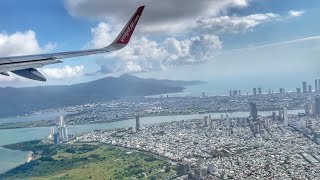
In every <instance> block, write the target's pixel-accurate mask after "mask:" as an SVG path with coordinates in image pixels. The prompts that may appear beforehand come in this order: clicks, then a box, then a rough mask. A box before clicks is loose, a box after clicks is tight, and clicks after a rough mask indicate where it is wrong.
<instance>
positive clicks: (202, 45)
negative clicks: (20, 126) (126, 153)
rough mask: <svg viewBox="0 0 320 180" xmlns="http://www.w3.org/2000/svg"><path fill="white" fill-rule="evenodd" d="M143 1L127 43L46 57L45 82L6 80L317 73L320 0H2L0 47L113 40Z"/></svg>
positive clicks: (5, 52)
mask: <svg viewBox="0 0 320 180" xmlns="http://www.w3.org/2000/svg"><path fill="white" fill-rule="evenodd" d="M140 5H146V8H145V11H144V13H143V15H142V17H141V20H140V22H139V24H138V27H137V29H136V32H135V33H134V36H133V38H132V39H131V42H130V44H129V45H128V46H127V47H125V48H124V49H122V50H120V51H117V52H113V53H110V54H103V55H94V56H88V57H81V58H72V59H65V60H64V61H63V63H61V64H56V65H49V66H45V67H43V68H41V69H40V72H41V73H42V74H43V75H45V76H46V77H47V78H48V81H47V82H36V81H32V80H28V79H25V78H21V77H19V76H16V75H13V74H10V75H11V76H10V77H5V76H1V77H0V87H7V86H13V87H25V86H44V85H58V84H59V85H60V84H75V83H82V82H87V81H91V80H95V79H99V78H103V77H107V76H119V75H121V74H124V73H130V74H133V75H137V76H140V77H154V78H162V79H163V78H166V79H181V80H204V81H208V82H213V83H215V84H217V85H220V84H223V83H229V84H231V85H229V86H230V88H232V87H233V86H241V84H242V85H247V86H281V85H282V84H285V83H287V86H289V87H290V88H291V87H292V88H293V87H295V86H298V85H299V84H300V81H303V80H308V81H310V82H311V80H312V79H314V78H318V77H320V69H319V67H320V23H319V22H318V21H319V19H318V17H319V16H320V1H318V0H309V1H308V3H306V2H303V1H301V0H281V1H279V0H197V1H195V0H55V1H52V0H28V1H26V2H21V0H1V1H0V57H6V56H14V55H27V54H38V53H51V52H62V51H69V50H79V49H90V48H100V47H104V46H107V45H108V44H109V43H111V42H112V41H113V40H114V39H115V37H116V36H117V35H118V33H119V32H120V31H121V29H122V28H123V26H124V25H125V24H126V22H127V21H128V20H129V18H130V17H131V15H132V14H133V13H134V11H135V10H136V8H137V7H139V6H140ZM284 82H285V83H284Z"/></svg>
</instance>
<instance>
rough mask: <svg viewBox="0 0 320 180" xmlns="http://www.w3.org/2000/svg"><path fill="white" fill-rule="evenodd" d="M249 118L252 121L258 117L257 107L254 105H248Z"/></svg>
mask: <svg viewBox="0 0 320 180" xmlns="http://www.w3.org/2000/svg"><path fill="white" fill-rule="evenodd" d="M250 116H251V117H253V118H254V119H256V118H257V117H258V110H257V105H256V104H255V103H250Z"/></svg>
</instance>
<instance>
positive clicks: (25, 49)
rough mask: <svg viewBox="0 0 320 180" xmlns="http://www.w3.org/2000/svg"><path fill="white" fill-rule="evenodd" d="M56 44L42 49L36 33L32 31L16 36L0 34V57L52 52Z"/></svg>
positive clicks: (18, 33) (17, 33)
mask: <svg viewBox="0 0 320 180" xmlns="http://www.w3.org/2000/svg"><path fill="white" fill-rule="evenodd" d="M56 46H57V44H56V43H48V44H46V45H45V47H40V45H39V43H38V40H37V37H36V33H35V32H34V31H32V30H28V31H25V32H16V33H14V34H7V33H5V32H3V33H0V56H18V55H26V54H37V53H43V52H48V51H52V50H53V49H54V48H55V47H56Z"/></svg>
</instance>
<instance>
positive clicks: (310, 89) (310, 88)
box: [308, 85, 312, 93]
mask: <svg viewBox="0 0 320 180" xmlns="http://www.w3.org/2000/svg"><path fill="white" fill-rule="evenodd" d="M308 92H309V93H312V86H311V85H309V86H308Z"/></svg>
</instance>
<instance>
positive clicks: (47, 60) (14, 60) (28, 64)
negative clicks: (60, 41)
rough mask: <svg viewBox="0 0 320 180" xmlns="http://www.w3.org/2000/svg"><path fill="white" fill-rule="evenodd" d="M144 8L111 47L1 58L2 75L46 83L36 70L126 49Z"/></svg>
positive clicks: (130, 21) (136, 13)
mask: <svg viewBox="0 0 320 180" xmlns="http://www.w3.org/2000/svg"><path fill="white" fill-rule="evenodd" d="M143 9H144V6H141V7H139V8H138V9H137V10H136V12H135V13H134V14H133V16H132V17H131V19H130V20H129V21H128V23H127V24H126V26H125V27H124V28H123V30H122V31H121V33H120V34H119V35H118V37H117V38H116V39H115V41H114V42H113V43H111V44H110V45H109V46H106V47H104V48H99V49H91V50H82V51H70V52H61V53H50V54H38V55H28V56H12V57H1V58H0V74H1V75H5V76H8V75H9V74H8V73H7V72H9V71H11V72H12V73H14V74H17V75H19V76H23V77H25V78H28V79H33V80H37V81H46V78H45V77H44V76H43V75H42V74H41V73H40V72H39V71H37V70H36V69H35V68H40V67H43V66H45V65H48V64H56V63H61V62H62V61H60V60H59V59H66V58H73V57H79V56H87V55H92V54H101V53H107V52H112V51H116V50H119V49H122V48H124V47H125V46H126V45H127V44H128V43H129V41H130V38H131V36H132V34H133V32H134V29H135V27H136V26H137V24H138V21H139V19H140V17H141V15H142V12H143Z"/></svg>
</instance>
